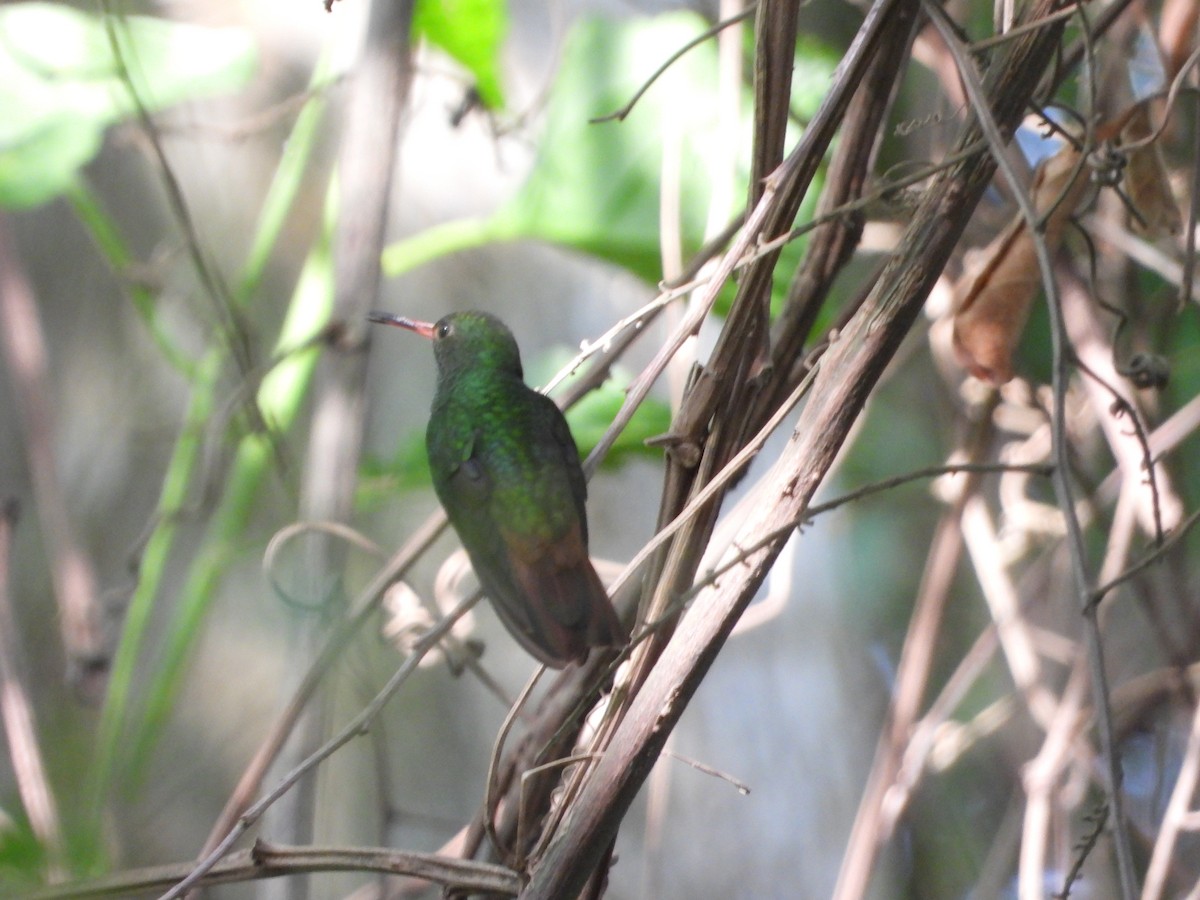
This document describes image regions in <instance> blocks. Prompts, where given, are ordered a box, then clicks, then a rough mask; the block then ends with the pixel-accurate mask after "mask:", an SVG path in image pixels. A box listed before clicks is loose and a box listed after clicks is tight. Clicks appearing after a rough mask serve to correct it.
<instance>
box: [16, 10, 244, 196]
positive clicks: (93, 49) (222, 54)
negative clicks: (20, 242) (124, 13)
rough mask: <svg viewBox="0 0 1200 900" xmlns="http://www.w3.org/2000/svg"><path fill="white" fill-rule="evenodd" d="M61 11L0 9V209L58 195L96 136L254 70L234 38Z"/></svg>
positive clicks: (234, 32)
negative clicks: (141, 109)
mask: <svg viewBox="0 0 1200 900" xmlns="http://www.w3.org/2000/svg"><path fill="white" fill-rule="evenodd" d="M112 26H113V28H114V29H115V31H114V35H115V38H116V42H117V45H118V46H119V47H120V49H121V53H120V55H119V57H118V56H114V54H113V50H112V42H111V41H110V37H109V33H108V31H107V29H106V25H105V21H104V19H103V18H101V17H98V16H94V15H89V14H87V13H83V12H80V11H78V10H75V9H71V8H70V7H67V6H59V5H56V4H49V3H17V4H12V5H7V6H2V7H0V109H2V110H4V114H3V116H0V206H8V207H26V206H33V205H36V204H38V203H44V202H46V201H47V200H50V199H53V198H54V197H55V196H57V195H58V194H60V193H62V192H63V191H64V190H66V189H67V187H69V186H70V184H71V183H72V182H73V180H74V178H75V174H76V172H77V171H78V170H79V168H80V167H81V166H83V165H84V164H85V163H87V162H88V161H89V160H90V159H91V158H92V157H93V156H94V155H95V153H96V151H97V149H98V148H99V147H100V141H101V138H102V136H103V132H104V129H105V128H107V127H108V126H109V125H111V124H112V123H114V122H117V121H120V120H121V119H123V118H125V117H127V116H129V115H131V114H132V113H133V112H134V110H135V109H136V104H135V103H134V99H133V97H132V96H131V95H130V92H129V86H128V85H127V84H126V82H125V80H124V79H123V77H122V68H121V65H120V63H121V62H122V61H123V62H124V65H125V69H126V70H127V72H128V79H129V84H132V85H133V87H134V89H135V90H136V91H137V94H138V96H139V97H140V99H141V101H142V103H143V105H144V106H145V107H146V108H147V109H148V110H151V111H153V110H159V109H163V108H165V107H167V106H170V105H172V104H175V103H178V102H180V101H182V100H186V99H190V98H193V97H199V96H203V95H207V94H213V93H217V92H220V91H225V90H230V89H232V88H235V87H238V86H240V85H242V84H244V83H245V82H246V81H247V80H248V79H249V77H250V75H251V74H252V72H253V70H254V65H255V52H254V45H253V42H252V40H251V38H250V35H249V33H248V32H246V31H243V30H240V29H228V28H220V29H218V28H207V27H203V26H199V25H188V24H182V23H177V22H168V21H166V20H163V19H151V18H146V17H143V16H129V17H126V18H123V19H120V20H115V21H114V22H113V23H112Z"/></svg>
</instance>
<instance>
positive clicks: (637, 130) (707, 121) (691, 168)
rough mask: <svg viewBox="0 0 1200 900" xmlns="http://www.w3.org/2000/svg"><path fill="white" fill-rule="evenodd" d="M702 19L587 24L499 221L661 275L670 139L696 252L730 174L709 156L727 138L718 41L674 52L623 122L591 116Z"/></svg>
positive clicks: (624, 98) (573, 42) (569, 51)
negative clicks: (714, 198)
mask: <svg viewBox="0 0 1200 900" xmlns="http://www.w3.org/2000/svg"><path fill="white" fill-rule="evenodd" d="M705 27H706V25H705V23H704V20H703V19H702V18H701V17H700V16H698V15H695V14H694V13H672V14H669V15H663V16H657V17H655V18H653V19H647V20H638V21H632V22H620V23H617V22H613V21H610V20H607V19H591V20H585V21H582V22H580V23H579V24H578V25H577V26H576V27H575V29H574V30H573V31H572V33H571V35H570V37H569V39H568V41H567V44H566V47H565V48H564V50H563V55H562V59H563V63H562V67H561V69H560V70H559V73H558V77H557V78H556V79H555V83H554V88H553V91H552V93H551V96H550V101H549V106H548V108H547V114H546V128H545V132H544V134H543V136H542V140H541V142H540V152H539V155H538V159H537V163H536V165H535V166H534V169H533V171H532V172H531V174H530V177H529V179H528V180H527V181H526V182H525V184H524V186H523V187H522V188H521V190H520V191H519V192H518V194H517V195H516V196H515V197H514V198H513V200H512V201H511V202H510V203H509V204H507V205H506V206H505V207H503V208H502V209H501V210H500V211H499V212H498V213H497V215H496V218H497V219H498V220H500V221H504V222H510V223H512V228H513V230H514V231H518V232H520V233H522V234H524V235H527V236H530V237H536V238H540V239H542V240H545V241H550V242H552V243H555V244H559V245H562V246H566V247H570V248H572V249H575V250H579V251H582V252H584V253H588V254H590V255H593V256H598V257H600V258H602V259H606V260H609V261H611V262H614V263H617V264H618V265H621V266H624V267H625V268H627V269H630V270H631V271H633V272H635V273H637V274H638V275H640V276H642V277H643V278H645V279H647V280H648V281H652V282H653V281H658V280H659V279H661V278H662V268H661V262H660V259H661V254H660V196H661V184H662V176H663V154H664V148H665V147H668V146H670V147H672V148H677V149H678V159H679V163H680V164H679V166H678V171H677V177H678V178H679V196H680V198H681V201H680V202H681V209H680V218H681V221H682V232H683V234H682V237H683V244H684V252H685V254H688V253H691V252H694V251H695V250H697V249H698V248H699V247H700V245H701V243H702V239H703V234H704V225H705V216H706V213H707V209H708V202H709V196H710V189H711V186H712V184H713V182H714V181H715V180H716V179H717V178H721V177H729V173H728V172H718V171H715V170H714V169H713V165H714V161H715V159H716V158H717V157H719V154H713V153H712V152H711V150H712V146H713V143H714V142H715V141H716V140H718V139H720V138H719V135H718V134H717V130H718V127H719V120H718V115H717V110H716V104H715V102H714V100H715V97H716V90H717V61H716V48H715V45H714V44H713V43H712V42H707V43H704V44H701V45H699V46H698V47H695V48H694V49H692V50H691V51H690V52H688V53H687V54H686V55H685V56H683V57H682V58H681V59H679V60H677V61H676V62H675V63H674V64H673V65H672V66H671V67H670V68H669V69H668V70H667V71H666V72H665V73H664V74H663V75H662V77H660V78H659V79H658V80H657V81H656V82H655V83H654V84H653V85H651V87H650V88H649V90H648V91H647V92H646V93H645V94H644V95H643V96H642V97H641V99H640V100H639V101H638V103H637V104H636V105H635V106H634V108H633V110H632V111H631V112H630V114H629V115H628V116H627V117H626V118H625V119H624V121H616V120H611V121H605V122H596V123H593V122H591V121H590V120H591V119H594V118H599V117H602V116H607V115H609V114H610V113H612V112H614V111H615V110H618V109H620V108H622V107H623V106H625V105H626V104H627V103H628V102H629V100H630V98H631V97H633V95H634V94H635V93H636V92H637V90H638V89H639V88H640V87H642V85H644V84H645V83H646V81H647V80H649V78H650V77H651V76H652V75H653V74H654V71H655V70H656V69H657V68H658V67H659V66H660V65H661V64H662V62H663V60H664V59H665V58H666V57H667V56H668V55H669V54H670V53H671V52H672V51H673V50H676V49H677V48H679V47H682V46H683V45H684V44H686V43H687V42H688V41H690V40H692V39H693V38H694V37H696V35H698V34H699V33H701V32H702V31H703V30H704V29H705ZM724 139H729V138H728V136H726V137H725V138H724ZM672 177H674V176H672Z"/></svg>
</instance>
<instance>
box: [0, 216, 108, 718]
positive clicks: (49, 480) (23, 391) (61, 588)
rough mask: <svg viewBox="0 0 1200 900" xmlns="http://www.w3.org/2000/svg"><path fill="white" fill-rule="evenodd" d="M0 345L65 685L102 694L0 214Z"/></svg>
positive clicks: (80, 556) (79, 569) (31, 332)
mask: <svg viewBox="0 0 1200 900" xmlns="http://www.w3.org/2000/svg"><path fill="white" fill-rule="evenodd" d="M0 345H2V346H3V349H4V355H5V357H6V359H7V363H8V370H9V374H10V378H11V383H12V386H13V391H14V394H15V399H16V405H17V412H18V415H19V420H20V425H21V430H22V431H23V432H24V438H25V441H24V443H25V455H26V459H27V461H28V465H29V471H30V474H31V476H32V480H33V496H34V501H35V503H36V506H37V513H38V516H37V517H38V521H39V523H40V525H41V532H42V540H43V541H44V542H45V544H46V548H47V556H48V557H49V559H50V575H51V578H52V580H53V584H54V597H55V600H56V601H57V603H58V618H59V628H60V632H61V637H62V643H63V649H64V650H65V652H66V655H67V658H68V660H69V662H70V671H69V672H68V680H69V681H71V682H72V683H73V684H74V685H75V686H76V687H77V688H79V689H81V691H82V692H83V693H84V695H85V696H89V697H90V696H93V695H95V694H98V693H100V692H101V691H102V689H103V676H104V675H105V673H106V672H107V670H108V664H109V651H108V648H107V647H106V646H105V640H104V634H103V629H102V627H101V618H102V617H101V613H100V610H99V607H98V603H97V593H98V592H97V589H96V576H95V573H94V571H93V568H92V563H91V561H90V560H89V559H88V557H87V554H85V553H84V552H83V549H82V548H81V547H80V545H79V541H78V539H77V538H76V535H75V525H74V523H73V522H72V520H71V515H70V512H69V511H68V507H67V498H66V496H65V495H64V494H63V487H62V481H61V479H60V477H59V472H58V465H57V463H56V462H55V460H56V457H57V455H56V453H55V433H54V428H55V423H54V411H53V409H52V408H51V406H50V396H51V394H50V373H49V362H48V359H47V351H46V342H45V339H44V336H43V333H42V325H41V322H40V321H39V318H38V308H37V300H36V298H35V297H34V295H33V289H32V287H31V286H30V284H29V281H28V280H27V278H26V277H25V272H24V269H23V267H22V266H21V263H20V260H18V259H17V255H16V250H15V247H14V246H13V241H12V236H11V232H10V231H9V225H8V219H7V218H6V217H5V216H3V215H0Z"/></svg>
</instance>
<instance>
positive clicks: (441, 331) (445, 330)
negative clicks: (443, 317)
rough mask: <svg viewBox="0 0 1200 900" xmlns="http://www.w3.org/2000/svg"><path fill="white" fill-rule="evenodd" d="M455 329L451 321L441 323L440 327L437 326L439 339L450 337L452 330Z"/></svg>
mask: <svg viewBox="0 0 1200 900" xmlns="http://www.w3.org/2000/svg"><path fill="white" fill-rule="evenodd" d="M453 330H454V326H452V325H451V324H450V323H449V322H441V323H439V324H438V327H437V336H438V340H441V339H443V338H448V337H450V332H452V331H453Z"/></svg>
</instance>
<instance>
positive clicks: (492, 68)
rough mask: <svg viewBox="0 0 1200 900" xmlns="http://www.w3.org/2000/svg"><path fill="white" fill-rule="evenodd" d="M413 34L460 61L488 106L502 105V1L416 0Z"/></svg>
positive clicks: (505, 19) (504, 15) (504, 8)
mask: <svg viewBox="0 0 1200 900" xmlns="http://www.w3.org/2000/svg"><path fill="white" fill-rule="evenodd" d="M413 33H414V34H416V35H418V36H420V37H424V38H425V39H426V40H428V41H429V42H430V43H431V44H434V45H435V46H437V47H440V48H441V49H442V50H444V51H446V53H447V54H449V55H450V56H451V57H453V58H454V59H456V60H458V61H459V62H460V63H462V64H463V65H464V66H465V67H466V68H467V70H468V71H470V73H471V74H472V75H474V76H475V89H476V90H477V91H479V97H480V99H482V100H483V102H484V104H485V105H486V106H487V107H488V108H489V109H500V108H501V107H503V106H504V88H503V83H502V78H501V76H500V51H501V48H502V47H503V46H504V38H505V36H506V35H507V34H508V5H507V4H506V3H505V2H504V0H420V2H419V3H417V6H416V10H415V11H414V13H413Z"/></svg>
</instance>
